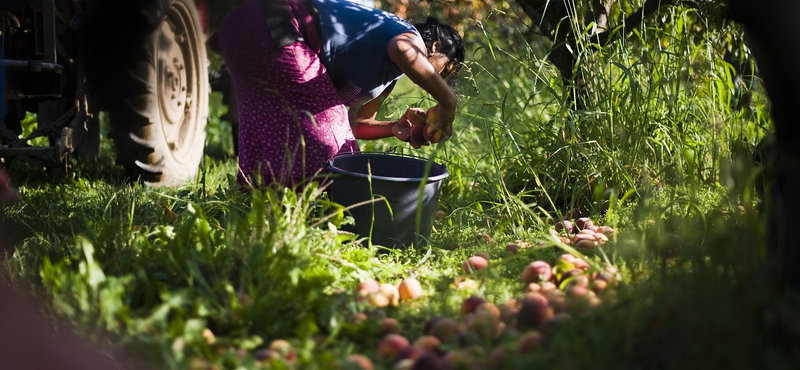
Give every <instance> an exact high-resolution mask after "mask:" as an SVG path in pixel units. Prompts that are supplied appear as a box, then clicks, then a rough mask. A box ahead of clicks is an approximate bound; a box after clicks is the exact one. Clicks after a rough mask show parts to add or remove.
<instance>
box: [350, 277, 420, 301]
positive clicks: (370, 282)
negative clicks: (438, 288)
mask: <svg viewBox="0 0 800 370" xmlns="http://www.w3.org/2000/svg"><path fill="white" fill-rule="evenodd" d="M422 294H423V291H422V285H421V284H420V282H419V281H418V280H417V279H415V278H413V277H409V278H405V279H403V280H402V281H401V282H400V283H399V284H398V285H396V286H395V285H393V284H389V283H379V282H378V281H377V280H375V279H366V280H364V281H362V282H361V283H359V284H358V286H356V291H355V295H356V301H362V300H366V301H367V303H369V305H370V306H373V307H386V306H389V305H392V306H397V305H399V304H400V301H401V300H403V301H405V300H411V299H417V298H419V297H422Z"/></svg>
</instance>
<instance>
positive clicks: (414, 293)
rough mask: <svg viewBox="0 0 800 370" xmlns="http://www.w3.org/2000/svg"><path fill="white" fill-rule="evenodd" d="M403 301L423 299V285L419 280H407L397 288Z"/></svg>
mask: <svg viewBox="0 0 800 370" xmlns="http://www.w3.org/2000/svg"><path fill="white" fill-rule="evenodd" d="M397 290H398V292H399V294H400V299H401V300H409V299H416V298H419V297H422V285H421V284H420V283H419V281H418V280H417V279H414V278H411V277H410V278H405V279H403V281H401V282H400V285H399V286H398V287H397Z"/></svg>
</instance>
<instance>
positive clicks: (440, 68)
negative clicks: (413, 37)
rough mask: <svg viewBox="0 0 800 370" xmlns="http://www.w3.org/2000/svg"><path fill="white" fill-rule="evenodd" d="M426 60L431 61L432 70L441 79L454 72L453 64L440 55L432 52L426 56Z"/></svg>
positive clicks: (447, 58)
mask: <svg viewBox="0 0 800 370" xmlns="http://www.w3.org/2000/svg"><path fill="white" fill-rule="evenodd" d="M428 60H430V61H431V64H433V68H434V69H436V72H439V75H440V76H442V78H447V76H449V75H451V74H452V73H453V71H454V70H455V63H453V62H452V60H450V58H449V57H448V56H447V55H444V54H442V53H437V52H433V53H431V54H430V55H429V56H428Z"/></svg>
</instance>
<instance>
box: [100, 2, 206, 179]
mask: <svg viewBox="0 0 800 370" xmlns="http://www.w3.org/2000/svg"><path fill="white" fill-rule="evenodd" d="M115 1H116V0H115ZM131 16H132V15H130V14H129V15H128V17H131ZM133 17H141V19H140V20H139V21H141V22H139V24H144V25H145V26H144V27H141V28H138V31H137V32H140V33H145V34H144V35H139V36H137V37H136V39H137V40H139V42H138V43H137V44H136V45H134V46H133V47H132V49H129V50H127V53H126V54H127V57H129V58H130V59H131V60H127V61H126V62H127V63H124V64H125V67H124V69H125V70H124V71H121V72H122V73H115V74H114V76H113V77H112V78H111V80H112V81H105V84H111V86H115V87H116V90H117V91H115V94H117V95H118V97H119V98H118V99H115V100H116V103H115V104H111V105H110V106H109V107H108V109H107V110H108V117H109V121H110V125H111V132H110V137H111V138H112V139H113V140H114V143H115V145H116V149H117V159H116V161H117V164H120V165H122V166H123V167H124V168H125V170H126V172H127V174H128V175H129V176H130V178H131V180H141V181H143V182H144V183H146V184H148V185H152V186H177V185H180V184H182V183H184V182H186V181H188V180H192V179H194V178H195V177H196V175H197V172H198V169H199V167H200V162H201V160H202V158H203V149H204V146H205V140H206V131H205V126H206V120H207V118H208V95H209V89H210V87H209V83H208V67H207V64H206V63H207V59H206V49H205V44H204V35H203V31H202V29H201V28H200V23H199V16H198V13H197V10H196V9H195V5H194V4H193V2H192V1H191V0H151V1H150V3H148V6H143V9H140V10H139V11H137V12H136V14H135V15H133Z"/></svg>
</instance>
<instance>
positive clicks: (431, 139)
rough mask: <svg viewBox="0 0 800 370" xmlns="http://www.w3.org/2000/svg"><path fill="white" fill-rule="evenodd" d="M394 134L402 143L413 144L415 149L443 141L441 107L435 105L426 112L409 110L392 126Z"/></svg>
mask: <svg viewBox="0 0 800 370" xmlns="http://www.w3.org/2000/svg"><path fill="white" fill-rule="evenodd" d="M392 134H393V135H394V136H395V137H397V138H398V139H400V140H402V141H406V142H409V143H411V146H412V147H414V148H415V149H419V148H421V147H422V146H423V145H430V143H438V142H439V141H440V140H442V128H441V127H439V106H438V105H434V106H433V107H431V108H429V109H428V111H427V112H426V111H425V110H423V109H422V108H408V109H407V110H406V113H405V114H404V115H403V116H402V117H400V120H398V121H397V123H396V124H395V125H393V126H392Z"/></svg>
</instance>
